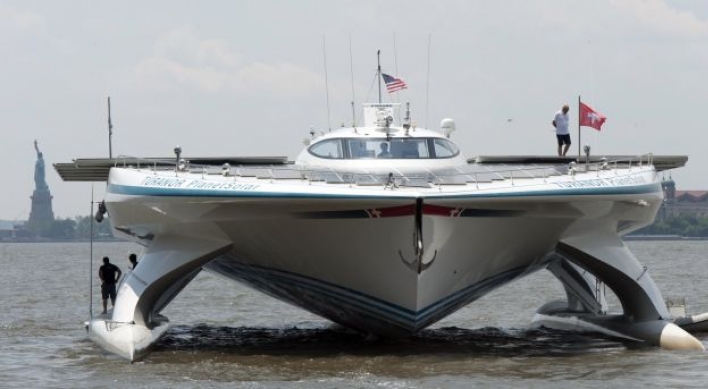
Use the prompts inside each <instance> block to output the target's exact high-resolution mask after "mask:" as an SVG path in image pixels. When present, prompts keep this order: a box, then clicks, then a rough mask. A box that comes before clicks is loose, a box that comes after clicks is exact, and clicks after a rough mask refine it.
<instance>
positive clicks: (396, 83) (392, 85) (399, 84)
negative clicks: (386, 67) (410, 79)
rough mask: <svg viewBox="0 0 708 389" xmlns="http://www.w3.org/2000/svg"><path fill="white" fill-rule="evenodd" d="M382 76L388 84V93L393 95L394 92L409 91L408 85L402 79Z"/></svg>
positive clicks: (382, 74) (386, 75)
mask: <svg viewBox="0 0 708 389" xmlns="http://www.w3.org/2000/svg"><path fill="white" fill-rule="evenodd" d="M381 76H382V77H383V79H384V82H385V83H386V90H387V91H388V93H393V92H398V91H399V90H402V89H407V88H408V85H406V83H405V82H403V80H401V79H400V78H396V77H393V76H389V75H388V74H384V73H381Z"/></svg>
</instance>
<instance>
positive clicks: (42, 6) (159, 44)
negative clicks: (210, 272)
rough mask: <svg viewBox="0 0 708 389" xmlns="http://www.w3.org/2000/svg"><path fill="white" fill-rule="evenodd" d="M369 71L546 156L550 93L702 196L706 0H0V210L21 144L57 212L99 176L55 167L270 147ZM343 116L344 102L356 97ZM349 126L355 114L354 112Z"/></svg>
mask: <svg viewBox="0 0 708 389" xmlns="http://www.w3.org/2000/svg"><path fill="white" fill-rule="evenodd" d="M377 50H381V66H382V69H383V71H384V72H385V73H389V74H392V75H395V76H398V77H400V78H401V79H403V80H404V81H405V82H406V83H407V84H408V89H406V90H404V91H402V92H400V93H397V94H393V95H388V94H386V93H385V92H384V101H396V102H403V103H405V102H410V104H411V111H412V116H413V120H414V121H415V122H416V123H417V125H418V126H423V127H429V128H433V129H435V128H438V127H439V123H440V121H441V120H442V119H443V118H452V119H454V120H455V122H456V125H457V131H456V132H455V133H453V134H452V139H453V140H454V141H455V142H457V143H458V145H459V146H460V148H461V150H462V152H463V153H464V154H465V155H467V156H469V157H474V156H478V155H514V154H523V155H553V154H555V152H556V144H555V142H556V140H555V135H554V131H553V127H552V126H551V124H550V122H551V120H552V119H553V115H554V114H555V112H556V111H558V110H559V109H560V108H561V106H562V105H563V104H565V103H567V104H569V105H570V107H571V109H570V115H571V137H572V140H573V142H574V144H573V146H572V147H571V152H572V153H574V152H576V150H577V145H578V130H577V105H578V104H577V102H578V99H579V98H581V99H582V101H583V102H584V103H586V104H588V105H590V106H591V107H592V108H594V109H595V110H597V111H599V112H600V113H602V114H604V115H605V116H606V117H607V122H606V123H605V125H604V126H603V128H602V131H601V132H598V131H595V130H594V129H592V128H585V127H584V128H583V129H582V130H581V131H582V132H581V140H582V142H581V144H582V145H585V144H588V145H590V146H591V149H592V153H593V154H598V155H600V154H601V155H618V154H621V155H630V154H631V155H640V154H645V153H654V154H659V155H688V157H689V160H688V163H687V165H686V167H684V168H681V169H676V170H673V171H671V174H670V176H671V178H673V179H674V180H675V181H676V185H677V189H678V190H708V178H706V177H707V176H706V172H707V171H708V152H706V150H705V149H706V146H708V124H706V123H704V121H703V117H702V114H701V112H705V111H706V110H708V1H705V0H595V1H585V0H563V1H561V0H535V1H523V0H514V1H512V0H498V1H487V0H457V1H452V0H436V1H420V0H404V1H379V0H356V1H343V0H329V1H325V0H323V1H309V0H298V1H272V0H258V1H249V0H241V1H209V2H204V1H184V0H169V1H168V0H155V1H149V2H145V1H131V0H128V1H119V2H118V1H101V0H95V1H94V0H91V1H61V2H58V1H31V0H30V1H28V0H22V1H13V0H5V1H3V2H0V58H1V59H0V86H1V87H0V164H1V165H2V166H5V167H6V168H3V169H2V173H0V180H1V181H2V185H1V186H2V188H3V190H2V201H0V219H2V220H26V219H27V218H28V217H29V213H30V210H31V199H30V196H31V195H32V192H33V190H34V178H33V174H34V165H35V161H36V154H35V150H34V145H33V142H34V140H37V141H38V143H39V148H40V150H41V151H42V153H43V155H44V159H45V163H46V177H47V178H46V180H47V183H48V185H49V188H50V190H51V193H52V195H53V209H54V214H55V217H57V218H71V219H73V218H74V217H76V216H79V215H87V214H89V213H90V211H91V199H92V193H93V196H94V198H95V199H96V200H97V201H98V200H100V199H101V198H102V196H103V195H104V192H105V183H95V184H90V183H74V182H63V181H61V179H60V177H59V176H58V174H57V173H56V171H55V170H54V168H53V166H52V164H54V163H59V162H71V161H73V160H74V159H77V158H99V157H101V158H102V157H108V153H109V150H108V129H107V119H108V112H107V98H108V97H109V96H110V98H111V119H112V123H113V138H112V145H113V155H114V156H118V155H129V156H135V157H168V156H172V155H173V152H172V150H173V149H174V147H175V146H177V145H179V146H181V147H182V150H183V157H185V158H187V159H189V157H190V156H192V157H206V156H286V157H288V158H290V159H294V158H295V157H296V156H297V154H298V153H299V151H300V150H301V149H302V147H303V139H305V138H307V137H308V136H309V134H308V133H309V131H310V128H311V127H314V128H315V129H316V130H317V131H318V132H319V131H327V130H328V129H330V128H337V127H340V126H342V125H351V123H352V120H353V119H352V106H351V104H352V101H353V102H354V103H355V106H356V107H360V105H361V104H362V103H364V102H367V101H370V102H374V101H376V100H377V99H378V96H377V89H376V83H375V76H376V63H377V62H376V61H377V55H376V53H377ZM357 111H359V109H357ZM356 117H357V120H361V119H360V117H361V113H360V112H357V115H356Z"/></svg>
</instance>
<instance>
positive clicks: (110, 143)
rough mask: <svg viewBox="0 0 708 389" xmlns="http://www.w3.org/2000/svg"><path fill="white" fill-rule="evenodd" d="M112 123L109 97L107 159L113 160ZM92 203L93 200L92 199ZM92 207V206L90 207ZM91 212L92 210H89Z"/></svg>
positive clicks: (109, 98) (109, 99) (109, 97)
mask: <svg viewBox="0 0 708 389" xmlns="http://www.w3.org/2000/svg"><path fill="white" fill-rule="evenodd" d="M112 138H113V123H111V96H108V158H110V159H113V144H112V142H113V140H112ZM92 201H93V199H92ZM91 207H93V204H92V205H91ZM91 212H93V209H92V210H91Z"/></svg>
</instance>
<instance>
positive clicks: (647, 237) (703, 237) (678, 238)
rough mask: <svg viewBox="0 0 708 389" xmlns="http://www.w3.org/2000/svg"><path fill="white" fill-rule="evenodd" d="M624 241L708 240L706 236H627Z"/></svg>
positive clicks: (623, 238)
mask: <svg viewBox="0 0 708 389" xmlns="http://www.w3.org/2000/svg"><path fill="white" fill-rule="evenodd" d="M622 240H627V241H633V240H687V241H689V240H708V237H706V236H681V235H625V236H623V237H622Z"/></svg>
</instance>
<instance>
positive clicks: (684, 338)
mask: <svg viewBox="0 0 708 389" xmlns="http://www.w3.org/2000/svg"><path fill="white" fill-rule="evenodd" d="M659 345H660V346H661V347H662V348H665V349H668V350H701V351H705V346H703V343H701V341H699V340H698V339H696V338H695V337H694V336H693V335H691V334H689V333H688V332H686V331H685V330H684V329H682V328H681V327H679V326H677V325H676V324H673V323H669V324H667V325H666V326H665V327H664V329H663V330H662V331H661V338H660V339H659Z"/></svg>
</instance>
